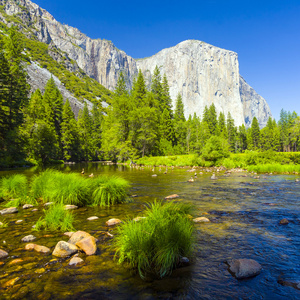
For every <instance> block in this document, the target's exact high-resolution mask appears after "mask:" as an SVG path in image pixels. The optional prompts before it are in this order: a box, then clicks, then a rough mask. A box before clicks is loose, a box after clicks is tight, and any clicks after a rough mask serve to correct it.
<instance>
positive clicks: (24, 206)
mask: <svg viewBox="0 0 300 300" xmlns="http://www.w3.org/2000/svg"><path fill="white" fill-rule="evenodd" d="M32 207H33V205H31V204H24V205H23V209H28V208H32Z"/></svg>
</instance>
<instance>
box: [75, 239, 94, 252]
mask: <svg viewBox="0 0 300 300" xmlns="http://www.w3.org/2000/svg"><path fill="white" fill-rule="evenodd" d="M76 246H77V247H78V248H79V249H80V250H82V251H83V252H84V253H85V254H86V255H94V254H95V253H96V251H97V245H96V239H95V238H94V237H92V236H89V237H86V238H84V239H82V240H80V241H79V242H77V243H76Z"/></svg>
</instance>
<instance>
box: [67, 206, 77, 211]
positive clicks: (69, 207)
mask: <svg viewBox="0 0 300 300" xmlns="http://www.w3.org/2000/svg"><path fill="white" fill-rule="evenodd" d="M77 208H78V206H76V205H65V210H72V209H77Z"/></svg>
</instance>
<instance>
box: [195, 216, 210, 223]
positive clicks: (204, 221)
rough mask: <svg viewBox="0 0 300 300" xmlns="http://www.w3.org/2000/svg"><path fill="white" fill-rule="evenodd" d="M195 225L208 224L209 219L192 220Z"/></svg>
mask: <svg viewBox="0 0 300 300" xmlns="http://www.w3.org/2000/svg"><path fill="white" fill-rule="evenodd" d="M193 221H194V222H195V223H208V222H210V220H209V219H207V218H205V217H199V218H196V219H194V220H193Z"/></svg>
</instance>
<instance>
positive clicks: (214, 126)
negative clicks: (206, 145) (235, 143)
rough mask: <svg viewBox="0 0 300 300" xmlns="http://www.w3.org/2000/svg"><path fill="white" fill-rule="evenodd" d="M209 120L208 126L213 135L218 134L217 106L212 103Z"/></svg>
mask: <svg viewBox="0 0 300 300" xmlns="http://www.w3.org/2000/svg"><path fill="white" fill-rule="evenodd" d="M208 114H209V120H208V127H209V131H210V134H211V135H218V132H219V129H218V117H217V112H216V107H215V105H214V104H213V103H212V104H211V105H210V107H209V109H208Z"/></svg>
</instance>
